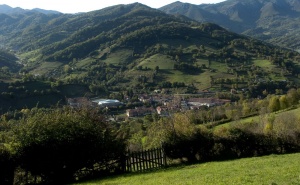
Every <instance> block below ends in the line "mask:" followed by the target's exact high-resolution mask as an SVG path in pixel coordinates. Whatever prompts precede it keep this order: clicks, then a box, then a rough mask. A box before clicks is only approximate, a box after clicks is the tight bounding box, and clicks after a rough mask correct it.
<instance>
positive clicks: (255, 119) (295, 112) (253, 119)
mask: <svg viewBox="0 0 300 185" xmlns="http://www.w3.org/2000/svg"><path fill="white" fill-rule="evenodd" d="M299 113H300V108H297V109H292V110H281V111H278V112H276V113H275V116H276V117H280V116H282V115H284V114H293V115H297V117H298V118H300V114H299ZM260 119H261V116H252V117H249V118H245V119H241V120H237V121H231V122H228V123H225V124H222V125H219V126H216V127H215V128H214V130H215V131H216V130H219V129H222V128H223V127H226V128H228V127H230V126H235V125H239V124H247V123H252V122H259V120H260Z"/></svg>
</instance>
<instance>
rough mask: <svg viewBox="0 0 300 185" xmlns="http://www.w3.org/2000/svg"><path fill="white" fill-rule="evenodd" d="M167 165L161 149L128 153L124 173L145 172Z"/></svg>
mask: <svg viewBox="0 0 300 185" xmlns="http://www.w3.org/2000/svg"><path fill="white" fill-rule="evenodd" d="M166 165H167V162H166V155H165V153H164V151H163V149H161V148H156V149H151V150H145V151H140V152H128V153H127V155H126V162H125V166H126V167H125V169H124V170H125V172H137V171H146V170H151V169H157V168H162V167H165V166H166Z"/></svg>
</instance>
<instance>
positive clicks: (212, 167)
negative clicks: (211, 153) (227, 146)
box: [77, 153, 300, 185]
mask: <svg viewBox="0 0 300 185" xmlns="http://www.w3.org/2000/svg"><path fill="white" fill-rule="evenodd" d="M299 158H300V154H299V153H298V154H286V155H270V156H264V157H254V158H246V159H239V160H233V161H224V162H210V163H203V164H197V165H190V166H182V167H172V168H169V169H166V170H160V171H157V172H149V173H143V174H128V175H123V176H116V177H111V178H107V179H104V180H94V181H90V182H84V183H78V184H77V185H98V184H105V185H113V184H114V185H115V184H122V185H124V184H128V185H140V184H144V185H147V184H151V185H152V184H153V185H156V184H162V185H164V184H166V185H167V184H168V185H169V184H172V185H177V184H178V185H179V184H213V185H215V184H226V185H227V184H300V168H299V165H300V160H299Z"/></svg>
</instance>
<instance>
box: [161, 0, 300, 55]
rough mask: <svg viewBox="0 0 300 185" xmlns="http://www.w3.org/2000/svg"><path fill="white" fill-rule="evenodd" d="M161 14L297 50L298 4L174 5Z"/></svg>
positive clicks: (258, 0)
mask: <svg viewBox="0 0 300 185" xmlns="http://www.w3.org/2000/svg"><path fill="white" fill-rule="evenodd" d="M160 10H162V11H164V12H166V13H170V14H181V15H185V16H187V17H189V18H191V19H194V20H197V21H199V22H213V23H216V24H219V25H221V26H223V27H224V28H226V29H229V30H231V31H234V32H237V33H243V34H246V35H248V36H252V37H255V38H258V39H261V40H265V41H268V42H271V43H273V44H277V45H280V46H284V47H289V48H291V49H300V39H299V38H300V37H299V34H298V32H299V29H300V27H299V24H298V23H299V21H300V1H299V0H271V1H263V0H244V1H239V0H227V1H224V2H221V3H217V4H201V5H193V4H188V3H181V2H178V1H177V2H175V3H172V4H169V5H166V6H164V7H162V8H160Z"/></svg>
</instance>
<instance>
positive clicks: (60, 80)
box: [0, 3, 299, 108]
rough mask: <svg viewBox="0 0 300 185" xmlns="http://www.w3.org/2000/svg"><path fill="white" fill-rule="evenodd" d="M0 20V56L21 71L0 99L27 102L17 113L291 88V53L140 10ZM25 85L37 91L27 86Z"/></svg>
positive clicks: (294, 61) (294, 63) (294, 57)
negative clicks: (68, 102) (67, 104)
mask: <svg viewBox="0 0 300 185" xmlns="http://www.w3.org/2000/svg"><path fill="white" fill-rule="evenodd" d="M1 16H2V17H3V19H1V21H0V25H1V27H0V33H1V34H0V40H1V41H2V43H3V48H6V50H10V52H14V53H15V54H16V55H18V58H19V63H20V64H22V66H23V67H22V68H21V69H20V70H19V72H18V73H15V72H14V71H13V70H11V72H10V73H9V74H8V75H7V76H10V78H9V79H7V78H6V79H4V78H3V79H2V80H3V82H4V84H3V87H4V88H2V89H1V93H2V98H5V99H6V101H4V102H24V103H25V102H26V104H25V105H24V103H21V105H20V106H15V107H18V108H19V107H22V106H29V107H32V106H33V105H36V104H37V103H38V102H44V103H42V104H43V105H51V104H52V103H53V102H55V101H57V100H58V99H60V97H75V96H88V97H93V96H99V95H101V96H104V97H118V98H119V99H122V97H124V93H123V92H129V91H132V89H134V93H149V92H151V91H153V90H154V89H157V88H158V89H165V91H166V92H171V93H175V92H176V93H197V92H201V91H203V90H209V91H214V92H219V91H227V92H229V91H230V90H231V89H235V90H242V89H246V91H244V93H245V95H246V96H247V97H257V96H264V95H263V91H264V90H267V91H268V93H275V90H276V89H279V91H280V92H286V91H287V90H288V89H289V88H291V87H296V86H297V85H298V81H297V77H298V74H299V69H298V61H299V56H298V53H296V52H293V51H291V50H288V49H284V48H280V47H275V46H273V45H270V44H267V43H264V42H262V41H259V40H255V39H252V38H249V37H246V36H241V35H238V34H236V33H233V32H229V31H227V30H225V29H224V28H222V27H220V26H218V25H216V24H212V23H203V24H202V23H199V22H196V21H193V20H190V19H188V18H186V17H184V16H178V15H177V16H173V15H168V14H165V13H163V12H162V11H160V10H156V9H152V8H150V7H147V6H145V5H142V4H139V3H134V4H129V5H117V6H112V7H108V8H105V9H102V10H98V11H93V12H88V13H82V14H76V15H70V14H42V13H36V12H25V13H16V14H1ZM3 64H4V63H3ZM8 67H9V68H10V67H12V66H8ZM7 82H11V83H10V84H9V85H8V84H5V83H7ZM32 82H33V83H34V82H37V83H36V84H37V85H36V86H34V85H28V84H31V83H32ZM265 86H267V87H268V88H265ZM70 87H71V88H74V87H77V90H76V91H74V90H72V89H70ZM112 92H118V93H119V95H115V94H112ZM122 94H123V95H122ZM125 94H126V93H125ZM37 95H38V96H39V97H40V99H39V100H38V101H36V102H34V103H33V102H31V100H32V99H31V98H29V99H27V100H26V101H23V100H24V98H28V97H34V96H37ZM45 96H47V99H48V100H52V101H51V103H47V101H45V99H44V97H45ZM49 96H50V97H51V98H49ZM12 98H13V101H12ZM20 98H21V99H20ZM61 102H64V101H61ZM13 104H14V105H15V103H13ZM17 104H19V103H17ZM8 105H11V104H7V106H8ZM7 106H5V107H7Z"/></svg>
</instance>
